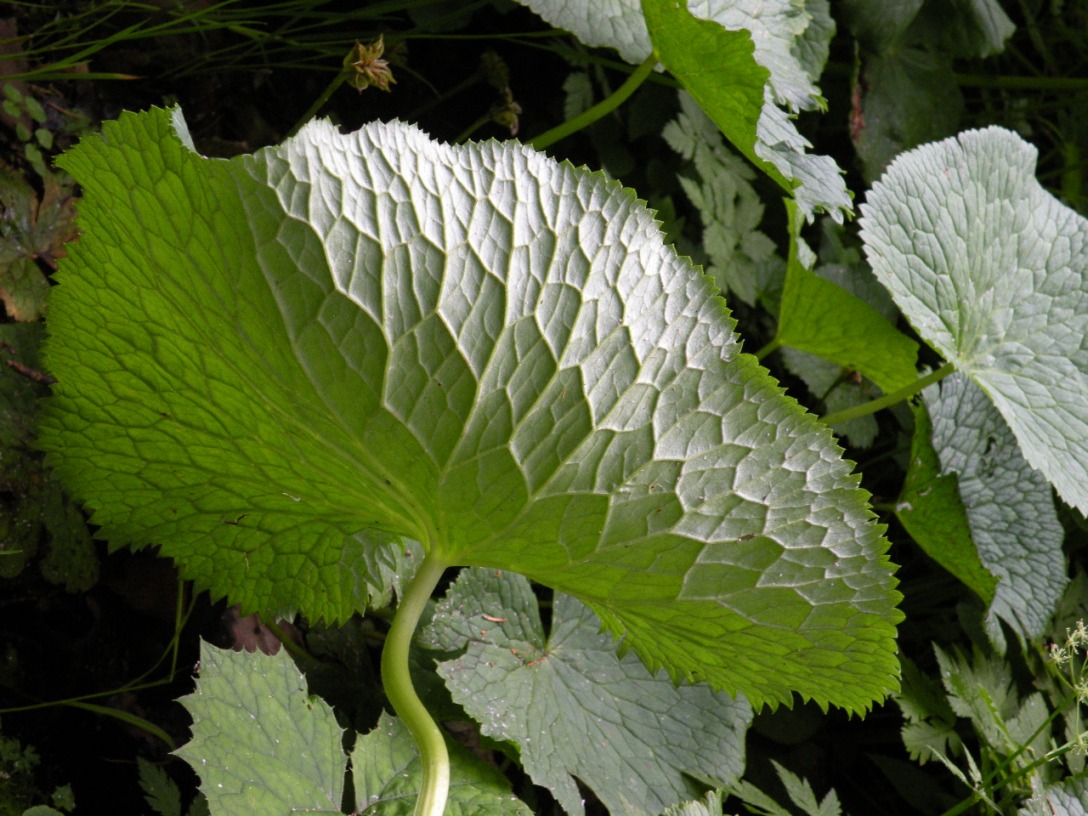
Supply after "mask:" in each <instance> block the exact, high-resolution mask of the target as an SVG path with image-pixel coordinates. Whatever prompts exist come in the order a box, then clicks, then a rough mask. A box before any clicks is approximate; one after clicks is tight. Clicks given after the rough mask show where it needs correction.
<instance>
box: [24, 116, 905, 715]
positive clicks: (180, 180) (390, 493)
mask: <svg viewBox="0 0 1088 816" xmlns="http://www.w3.org/2000/svg"><path fill="white" fill-rule="evenodd" d="M62 161H63V164H64V166H65V168H66V169H68V170H69V171H70V172H71V173H72V174H73V175H74V176H75V177H76V178H77V179H78V180H79V181H80V182H81V183H82V184H83V185H84V190H85V198H84V201H83V202H82V205H81V212H80V218H81V222H80V224H81V228H82V230H83V238H82V240H81V241H80V242H79V243H78V244H77V245H75V246H73V247H72V252H71V253H70V257H69V259H68V260H67V261H65V263H64V268H63V270H62V272H61V273H60V275H59V276H58V277H59V280H60V285H59V286H58V287H56V289H55V293H54V295H53V300H52V303H51V306H50V330H51V333H52V342H51V343H50V345H49V347H48V349H47V358H46V359H47V362H48V364H49V366H50V368H51V370H52V371H53V373H54V374H55V375H56V376H57V377H58V378H59V380H60V382H59V384H58V386H57V387H56V389H55V392H54V396H53V397H52V398H51V400H50V403H49V405H48V406H47V411H46V417H45V419H44V420H43V423H42V434H41V440H42V445H43V446H44V447H45V448H46V449H47V450H48V451H49V452H50V461H51V462H52V463H53V465H54V466H55V467H56V468H57V470H58V472H59V473H60V474H61V475H62V477H63V478H65V479H66V480H67V482H68V483H69V484H70V485H71V486H72V488H73V489H74V490H75V491H76V492H77V494H78V495H79V496H80V497H81V498H83V499H85V500H86V501H87V502H88V504H89V505H90V506H91V507H92V508H93V509H94V521H95V523H96V524H99V525H101V527H102V533H103V535H104V536H106V537H108V538H109V539H110V540H111V541H112V542H113V543H114V544H122V543H130V544H135V545H137V546H139V545H145V544H156V545H159V546H160V547H161V550H162V552H163V553H164V554H166V555H168V556H170V557H172V558H174V559H176V560H177V561H178V563H179V564H180V565H181V567H182V570H183V573H184V574H185V575H186V577H188V578H191V579H194V580H196V581H197V582H198V584H199V585H200V586H202V587H207V588H209V589H211V590H212V591H213V593H214V594H216V595H219V596H223V595H230V596H231V598H232V599H233V600H235V601H236V602H240V603H242V604H243V605H244V606H246V607H248V608H251V609H259V610H261V611H265V612H284V611H294V610H299V611H302V612H304V613H305V614H307V615H308V616H310V617H312V618H322V617H323V618H327V619H331V620H340V619H343V618H345V617H347V616H348V615H350V614H352V613H353V612H356V611H359V610H360V609H362V608H363V607H364V606H365V605H366V603H367V601H368V600H369V599H370V595H371V593H372V592H373V591H374V589H375V587H376V586H377V585H378V584H379V583H380V578H381V576H374V575H371V574H370V571H369V569H368V566H369V565H372V564H375V563H380V562H381V559H380V558H377V557H376V555H377V554H379V553H381V552H382V551H383V548H391V547H398V546H401V544H400V542H401V541H402V539H403V538H404V537H407V538H409V539H413V540H416V541H419V542H421V543H422V544H423V546H424V547H425V548H426V549H427V550H428V551H429V552H431V553H432V554H433V555H434V556H435V557H436V558H440V559H441V560H443V561H444V562H446V563H448V564H451V565H453V564H463V565H478V566H490V567H498V568H501V569H510V570H514V571H517V572H520V573H523V574H525V575H527V576H529V577H532V578H534V579H536V580H538V581H540V582H541V583H544V584H547V585H549V586H552V587H554V588H556V589H559V590H562V591H564V592H567V593H570V594H572V595H574V596H575V597H577V598H578V599H580V600H581V601H583V602H584V603H586V604H588V605H589V606H590V607H592V608H593V610H594V611H595V612H596V613H597V614H598V615H599V616H600V617H601V619H602V621H603V622H604V623H605V625H606V627H607V628H608V629H609V630H611V631H612V632H613V633H614V634H615V635H617V636H618V635H623V634H626V635H627V636H628V638H627V643H628V645H630V646H631V647H632V648H633V649H634V650H635V651H636V652H637V653H638V654H639V655H640V656H641V657H642V658H643V660H644V661H645V662H646V663H647V665H648V666H649V667H650V668H651V670H657V669H658V668H660V667H664V668H666V669H668V671H669V672H670V674H672V676H673V677H674V678H677V679H680V678H687V679H692V680H701V679H705V680H707V681H709V682H710V683H712V684H713V685H715V686H716V687H718V688H721V689H723V690H726V691H729V692H731V693H734V692H737V691H742V692H743V693H744V694H745V695H746V696H747V697H748V698H749V699H750V700H752V701H753V703H755V704H757V705H758V704H760V703H761V702H770V703H778V702H786V701H788V700H790V697H791V692H792V691H798V692H800V693H801V694H802V695H803V696H805V697H810V698H812V699H815V700H817V701H818V702H820V703H821V704H827V703H835V704H838V705H843V706H845V707H847V708H851V709H855V710H859V709H863V708H865V707H866V706H867V705H868V704H869V703H870V702H871V701H873V700H875V699H878V698H880V697H881V696H883V695H884V694H885V693H886V692H887V691H888V690H890V689H892V688H894V686H895V682H896V680H895V676H896V659H895V655H894V648H895V647H894V624H895V623H896V622H897V621H898V619H899V617H900V615H899V613H898V611H897V610H896V609H895V604H896V602H897V601H898V598H899V596H898V593H896V592H895V590H894V579H893V578H892V574H891V572H892V568H891V565H890V564H889V563H888V560H887V558H886V556H885V554H884V550H885V547H886V542H884V540H883V539H882V538H881V536H880V530H879V528H878V527H877V526H876V525H875V524H874V521H873V517H872V514H871V512H870V511H869V510H868V507H867V504H866V498H867V496H866V494H865V493H864V492H863V491H861V490H860V489H858V487H857V477H856V476H854V475H852V474H851V472H850V467H849V465H848V464H846V463H845V462H843V461H842V459H841V458H840V450H839V448H838V447H837V446H836V445H835V442H834V439H833V437H832V436H831V434H830V433H829V432H828V431H827V430H826V429H823V428H821V427H819V426H818V425H817V423H816V422H815V420H814V419H813V418H812V417H811V416H809V415H807V414H805V413H804V412H803V410H802V409H801V408H800V407H799V406H798V405H797V404H796V403H795V402H794V401H792V400H790V399H788V398H785V397H784V396H783V395H782V394H781V391H780V390H779V388H778V387H777V385H776V383H775V382H774V381H773V380H772V379H771V378H770V376H769V374H768V373H767V372H766V371H765V370H764V369H762V368H760V367H759V366H758V365H757V363H756V362H755V360H754V359H753V358H751V357H748V356H746V355H742V354H741V353H740V348H739V344H738V342H737V340H736V339H735V337H734V336H733V333H732V332H733V326H734V323H733V321H732V319H731V318H730V317H729V315H728V312H727V310H726V308H725V306H724V304H723V302H722V301H721V299H720V298H718V297H716V296H715V295H714V292H713V287H712V284H711V283H710V282H709V281H708V280H707V279H705V278H704V277H703V276H701V275H700V274H698V273H697V271H696V270H695V269H694V268H693V267H692V266H691V265H690V264H689V263H688V262H687V261H686V260H684V259H681V258H679V257H677V256H676V254H675V253H674V252H673V251H672V250H671V249H669V248H667V247H666V246H665V245H664V243H663V240H662V237H661V234H660V231H659V230H658V228H657V226H656V224H655V223H654V221H653V218H652V216H651V214H650V213H649V211H648V210H646V208H645V207H644V205H643V204H642V203H641V202H638V201H637V200H636V199H635V197H634V196H633V195H632V194H631V193H630V191H627V190H624V189H622V188H621V187H619V186H618V185H616V184H614V183H610V182H607V181H606V180H605V179H604V178H603V177H602V176H601V175H599V174H592V173H589V172H587V171H585V170H578V169H575V168H572V167H570V166H569V165H560V164H557V163H555V162H554V161H552V160H550V159H548V158H546V157H544V156H542V155H541V154H537V153H534V152H532V151H530V150H528V149H527V148H524V147H522V146H520V145H517V144H512V143H507V144H498V143H485V144H481V145H468V146H464V147H449V146H445V145H441V144H438V143H436V142H433V141H431V140H430V139H428V138H427V137H426V136H425V135H424V134H423V133H422V132H421V131H419V130H418V129H416V128H414V127H411V126H406V125H403V124H399V123H394V124H376V125H370V126H367V127H366V128H364V129H362V130H360V131H358V132H356V133H353V134H349V135H341V134H339V133H337V132H336V131H335V129H334V128H333V127H332V126H331V125H329V124H328V123H325V122H318V123H313V124H311V125H310V126H308V127H307V128H306V129H304V131H303V132H302V133H301V134H300V135H299V136H298V137H297V138H295V139H293V140H290V141H288V142H287V143H285V144H284V145H282V146H280V147H276V148H269V149H265V150H262V151H260V152H259V153H257V154H255V155H253V156H247V157H241V158H238V159H234V160H230V161H224V160H209V159H205V158H202V157H200V156H199V155H197V154H196V153H195V152H194V151H193V150H192V149H191V147H190V145H189V144H188V141H187V133H186V131H185V129H184V121H183V120H182V119H181V117H180V113H176V112H175V113H173V114H172V113H171V112H168V111H162V110H152V111H149V112H147V113H144V114H139V115H130V114H126V115H124V116H122V118H121V119H120V120H118V121H117V122H115V123H111V124H107V126H106V127H105V129H104V132H103V134H102V135H101V136H95V137H90V138H88V139H85V140H84V141H83V142H82V143H81V144H80V146H79V147H77V148H76V149H75V150H73V151H71V152H69V153H68V154H66V155H65V156H64V157H63V160H62Z"/></svg>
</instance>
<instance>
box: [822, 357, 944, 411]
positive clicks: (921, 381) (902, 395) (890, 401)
mask: <svg viewBox="0 0 1088 816" xmlns="http://www.w3.org/2000/svg"><path fill="white" fill-rule="evenodd" d="M955 370H956V367H955V366H954V365H952V363H945V364H944V365H943V366H941V367H940V368H938V369H937V370H936V371H934V372H932V373H930V374H927V375H926V376H924V377H919V378H918V379H917V380H915V381H914V382H912V383H911V384H910V385H908V386H905V387H903V388H900V389H899V390H898V391H893V392H892V393H890V394H885V395H884V396H883V397H880V398H878V399H875V400H873V401H872V402H867V403H865V404H864V405H855V406H854V407H853V408H844V409H843V410H841V411H832V412H831V413H830V414H826V415H825V416H822V417H820V421H821V422H823V423H824V425H828V426H831V425H841V424H842V423H844V422H848V421H849V420H851V419H857V418H858V417H863V416H868V415H869V414H875V413H876V412H877V411H880V410H883V409H884V408H887V407H888V406H890V405H895V404H896V403H897V402H902V401H903V400H905V399H910V398H911V397H913V396H914V395H915V394H917V393H919V392H920V391H922V390H923V389H925V388H927V387H929V386H931V385H933V383H935V382H940V381H941V380H943V379H944V378H945V377H947V376H948V375H949V374H951V373H952V372H953V371H955Z"/></svg>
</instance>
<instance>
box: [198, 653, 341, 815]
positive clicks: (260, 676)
mask: <svg viewBox="0 0 1088 816" xmlns="http://www.w3.org/2000/svg"><path fill="white" fill-rule="evenodd" d="M181 702H182V704H183V705H184V706H185V708H186V710H188V712H189V714H190V715H192V718H193V726H192V728H193V738H192V740H191V741H190V742H188V743H187V744H186V745H183V746H182V747H181V748H180V749H179V750H178V752H177V753H178V754H179V755H181V757H182V758H184V759H185V761H186V762H188V763H189V764H190V765H192V766H193V770H195V771H196V773H197V775H198V776H199V777H200V790H201V791H203V793H204V795H205V796H206V797H207V798H208V805H209V808H210V810H211V812H212V813H214V814H215V816H250V815H251V814H254V813H283V814H288V813H292V812H293V811H296V810H326V811H339V810H340V799H341V796H342V794H343V790H344V772H345V771H346V769H347V758H346V757H345V756H344V752H343V749H342V748H341V747H340V739H341V736H342V732H341V729H340V726H338V725H337V724H336V717H335V715H333V713H332V709H331V708H329V707H328V706H327V705H326V704H325V703H324V702H323V701H322V700H320V699H316V698H311V697H310V696H309V694H308V693H307V689H306V678H305V677H303V675H302V672H300V671H299V670H298V669H297V668H296V667H295V664H294V661H292V660H291V658H290V657H289V656H288V655H287V652H286V651H285V650H282V649H281V650H280V652H279V653H278V654H276V655H273V656H268V655H264V654H260V653H257V652H231V651H227V650H223V649H216V648H215V647H214V646H210V645H208V644H207V643H204V642H201V645H200V676H199V678H197V683H196V691H195V692H193V693H192V694H190V695H189V696H187V697H183V698H182V699H181Z"/></svg>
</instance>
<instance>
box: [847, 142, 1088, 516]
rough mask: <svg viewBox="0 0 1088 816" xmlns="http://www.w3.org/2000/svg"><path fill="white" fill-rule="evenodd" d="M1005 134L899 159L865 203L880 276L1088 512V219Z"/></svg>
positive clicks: (1032, 456)
mask: <svg viewBox="0 0 1088 816" xmlns="http://www.w3.org/2000/svg"><path fill="white" fill-rule="evenodd" d="M1036 156H1037V151H1036V150H1035V148H1034V147H1032V146H1031V145H1029V144H1027V143H1026V142H1024V141H1023V140H1022V139H1021V138H1020V137H1019V136H1017V135H1016V134H1015V133H1012V132H1010V131H1007V130H1002V129H1001V128H987V129H985V130H977V131H968V132H966V133H961V134H960V135H959V136H958V137H956V138H954V139H946V140H945V141H942V142H936V143H933V144H928V145H923V146H922V147H919V148H916V149H915V150H912V151H910V152H908V153H904V154H903V155H901V156H900V157H899V158H898V159H896V160H895V161H894V162H893V163H892V164H891V166H890V167H889V168H888V171H887V172H886V173H885V174H884V176H883V178H882V179H881V181H880V182H878V183H877V184H875V185H874V186H873V189H872V191H871V192H870V193H869V196H868V202H867V203H866V204H865V206H864V207H863V214H864V215H863V218H862V238H863V239H864V241H865V251H866V254H867V255H868V257H869V261H870V263H871V264H872V266H873V270H874V271H875V272H876V275H877V277H878V278H879V279H880V280H881V282H882V283H884V284H885V285H886V286H887V287H888V289H889V290H890V291H891V293H892V296H893V297H894V298H895V301H896V303H898V304H899V307H900V308H901V309H902V310H903V313H904V314H905V315H906V316H907V319H908V320H910V321H911V323H912V324H913V325H914V327H915V328H916V329H917V330H918V333H919V334H920V335H921V336H922V337H923V338H925V340H927V341H928V342H929V343H930V344H931V345H932V346H933V347H934V348H935V349H937V351H939V352H940V353H941V354H942V355H944V357H945V359H947V360H948V361H949V362H952V363H954V364H955V367H956V368H957V369H958V370H960V371H962V372H964V373H965V374H967V375H968V376H969V377H971V379H973V380H974V381H975V382H976V383H978V384H979V385H980V386H981V387H982V389H983V391H985V392H986V394H987V396H989V398H990V399H991V400H992V401H993V403H994V404H995V405H996V406H997V409H998V410H999V411H1000V412H1001V415H1002V416H1003V417H1004V418H1005V421H1006V422H1007V423H1008V424H1009V427H1010V428H1012V431H1013V433H1014V434H1015V435H1016V439H1017V441H1018V442H1019V443H1020V449H1021V450H1022V451H1023V453H1024V457H1025V458H1026V459H1027V460H1028V462H1030V463H1031V465H1032V466H1033V467H1035V468H1036V469H1038V470H1040V471H1042V473H1043V474H1044V475H1045V476H1046V477H1047V479H1049V480H1050V482H1051V483H1052V484H1053V485H1054V486H1055V487H1056V488H1057V489H1058V493H1059V494H1060V495H1061V496H1062V498H1063V499H1065V500H1066V501H1067V502H1069V503H1070V504H1072V505H1073V506H1075V507H1077V508H1078V509H1079V510H1081V511H1082V512H1085V511H1088V221H1086V220H1085V219H1084V218H1082V217H1081V216H1079V215H1078V214H1077V213H1075V212H1074V211H1073V210H1071V209H1069V208H1068V207H1066V206H1064V205H1063V204H1062V203H1061V202H1059V201H1058V200H1057V199H1056V198H1054V197H1053V196H1052V195H1050V194H1049V193H1048V192H1047V191H1046V190H1044V189H1043V188H1042V186H1041V185H1040V184H1039V183H1038V182H1037V181H1036V180H1035V160H1036Z"/></svg>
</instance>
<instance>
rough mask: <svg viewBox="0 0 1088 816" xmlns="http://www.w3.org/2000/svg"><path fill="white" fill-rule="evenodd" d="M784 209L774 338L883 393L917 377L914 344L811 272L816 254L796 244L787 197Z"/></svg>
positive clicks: (796, 225) (796, 219)
mask: <svg viewBox="0 0 1088 816" xmlns="http://www.w3.org/2000/svg"><path fill="white" fill-rule="evenodd" d="M786 211H787V213H788V215H789V225H790V254H789V260H788V261H787V264H786V284H785V288H784V289H783V291H782V306H781V310H780V313H779V317H778V333H777V335H776V339H777V340H778V341H779V342H780V343H782V344H783V345H787V346H790V347H792V348H795V349H799V350H800V351H807V352H809V353H810V354H815V355H817V356H818V357H822V358H824V359H825V360H830V361H832V362H834V363H838V364H839V365H840V366H843V367H844V368H848V369H850V370H852V371H858V372H860V373H862V374H863V375H865V376H866V377H868V378H869V379H870V380H872V381H873V382H875V383H876V384H877V385H878V386H880V388H882V389H883V390H884V391H885V392H887V393H890V392H892V391H897V390H899V389H900V388H903V387H905V386H908V385H910V384H911V383H912V382H914V380H916V379H917V376H918V375H917V371H916V369H915V362H916V360H917V357H918V344H917V343H915V342H914V341H913V340H911V339H910V338H909V337H907V336H906V335H904V334H902V333H901V332H900V331H899V330H898V329H896V328H895V326H893V325H892V324H891V323H889V322H888V321H887V320H886V319H885V318H884V316H883V315H881V314H880V313H879V312H878V311H877V310H876V309H874V308H873V307H872V306H870V305H869V304H868V303H866V302H865V301H864V300H862V299H861V298H859V297H856V296H855V295H853V294H852V293H850V292H848V291H847V290H846V289H844V288H843V287H841V286H838V285H837V284H835V283H833V282H832V281H830V280H827V279H826V278H823V277H820V276H819V275H817V274H816V273H815V272H813V271H812V265H813V264H814V263H815V256H812V253H811V250H808V251H807V252H804V251H802V250H801V247H800V244H801V237H800V229H801V226H802V221H801V218H800V214H799V212H798V207H797V206H796V205H795V204H794V202H792V201H789V200H787V201H786ZM804 249H805V250H807V247H804ZM807 256H811V260H810V261H809V262H808V263H806V262H805V258H806V257H807Z"/></svg>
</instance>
